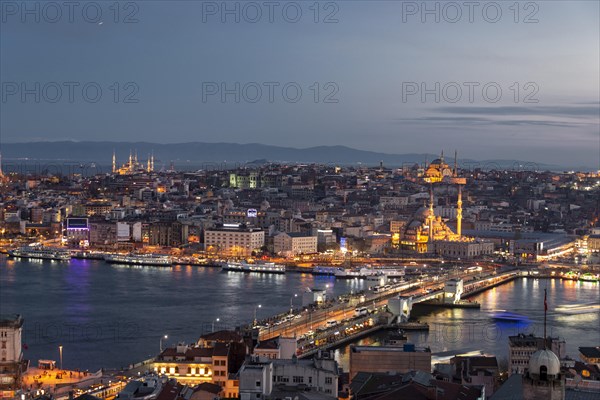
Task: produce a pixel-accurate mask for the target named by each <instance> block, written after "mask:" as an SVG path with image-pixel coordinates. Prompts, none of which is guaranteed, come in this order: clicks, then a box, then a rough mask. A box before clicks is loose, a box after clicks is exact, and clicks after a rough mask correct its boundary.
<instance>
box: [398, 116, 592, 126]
mask: <svg viewBox="0 0 600 400" xmlns="http://www.w3.org/2000/svg"><path fill="white" fill-rule="evenodd" d="M395 121H396V122H417V123H420V122H432V123H452V124H456V123H465V124H472V125H499V126H551V127H556V128H579V127H582V126H588V125H590V124H589V123H583V122H567V121H551V120H525V119H509V120H501V119H492V118H478V117H421V118H398V119H396V120H395Z"/></svg>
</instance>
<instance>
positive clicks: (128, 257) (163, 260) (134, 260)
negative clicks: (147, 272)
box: [104, 254, 173, 267]
mask: <svg viewBox="0 0 600 400" xmlns="http://www.w3.org/2000/svg"><path fill="white" fill-rule="evenodd" d="M104 260H105V261H106V262H108V263H111V264H131V265H151V266H163V267H166V266H170V265H173V259H172V258H171V257H170V256H166V255H162V254H106V255H105V256H104Z"/></svg>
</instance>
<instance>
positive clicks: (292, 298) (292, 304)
mask: <svg viewBox="0 0 600 400" xmlns="http://www.w3.org/2000/svg"><path fill="white" fill-rule="evenodd" d="M294 297H298V293H294V295H293V296H292V297H290V314H292V313H293V312H294Z"/></svg>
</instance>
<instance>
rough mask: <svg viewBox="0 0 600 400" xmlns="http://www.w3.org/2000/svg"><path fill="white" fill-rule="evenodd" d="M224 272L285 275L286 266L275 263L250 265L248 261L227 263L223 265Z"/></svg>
mask: <svg viewBox="0 0 600 400" xmlns="http://www.w3.org/2000/svg"><path fill="white" fill-rule="evenodd" d="M221 269H222V270H223V271H235V272H260V273H265V274H285V265H280V264H275V263H273V262H257V263H252V264H251V263H248V262H246V261H241V262H238V261H227V262H225V263H223V264H221Z"/></svg>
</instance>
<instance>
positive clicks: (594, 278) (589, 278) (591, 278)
mask: <svg viewBox="0 0 600 400" xmlns="http://www.w3.org/2000/svg"><path fill="white" fill-rule="evenodd" d="M579 280H580V281H584V282H595V283H598V280H600V277H598V275H595V274H592V273H591V272H586V273H585V274H581V275H580V276H579Z"/></svg>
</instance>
